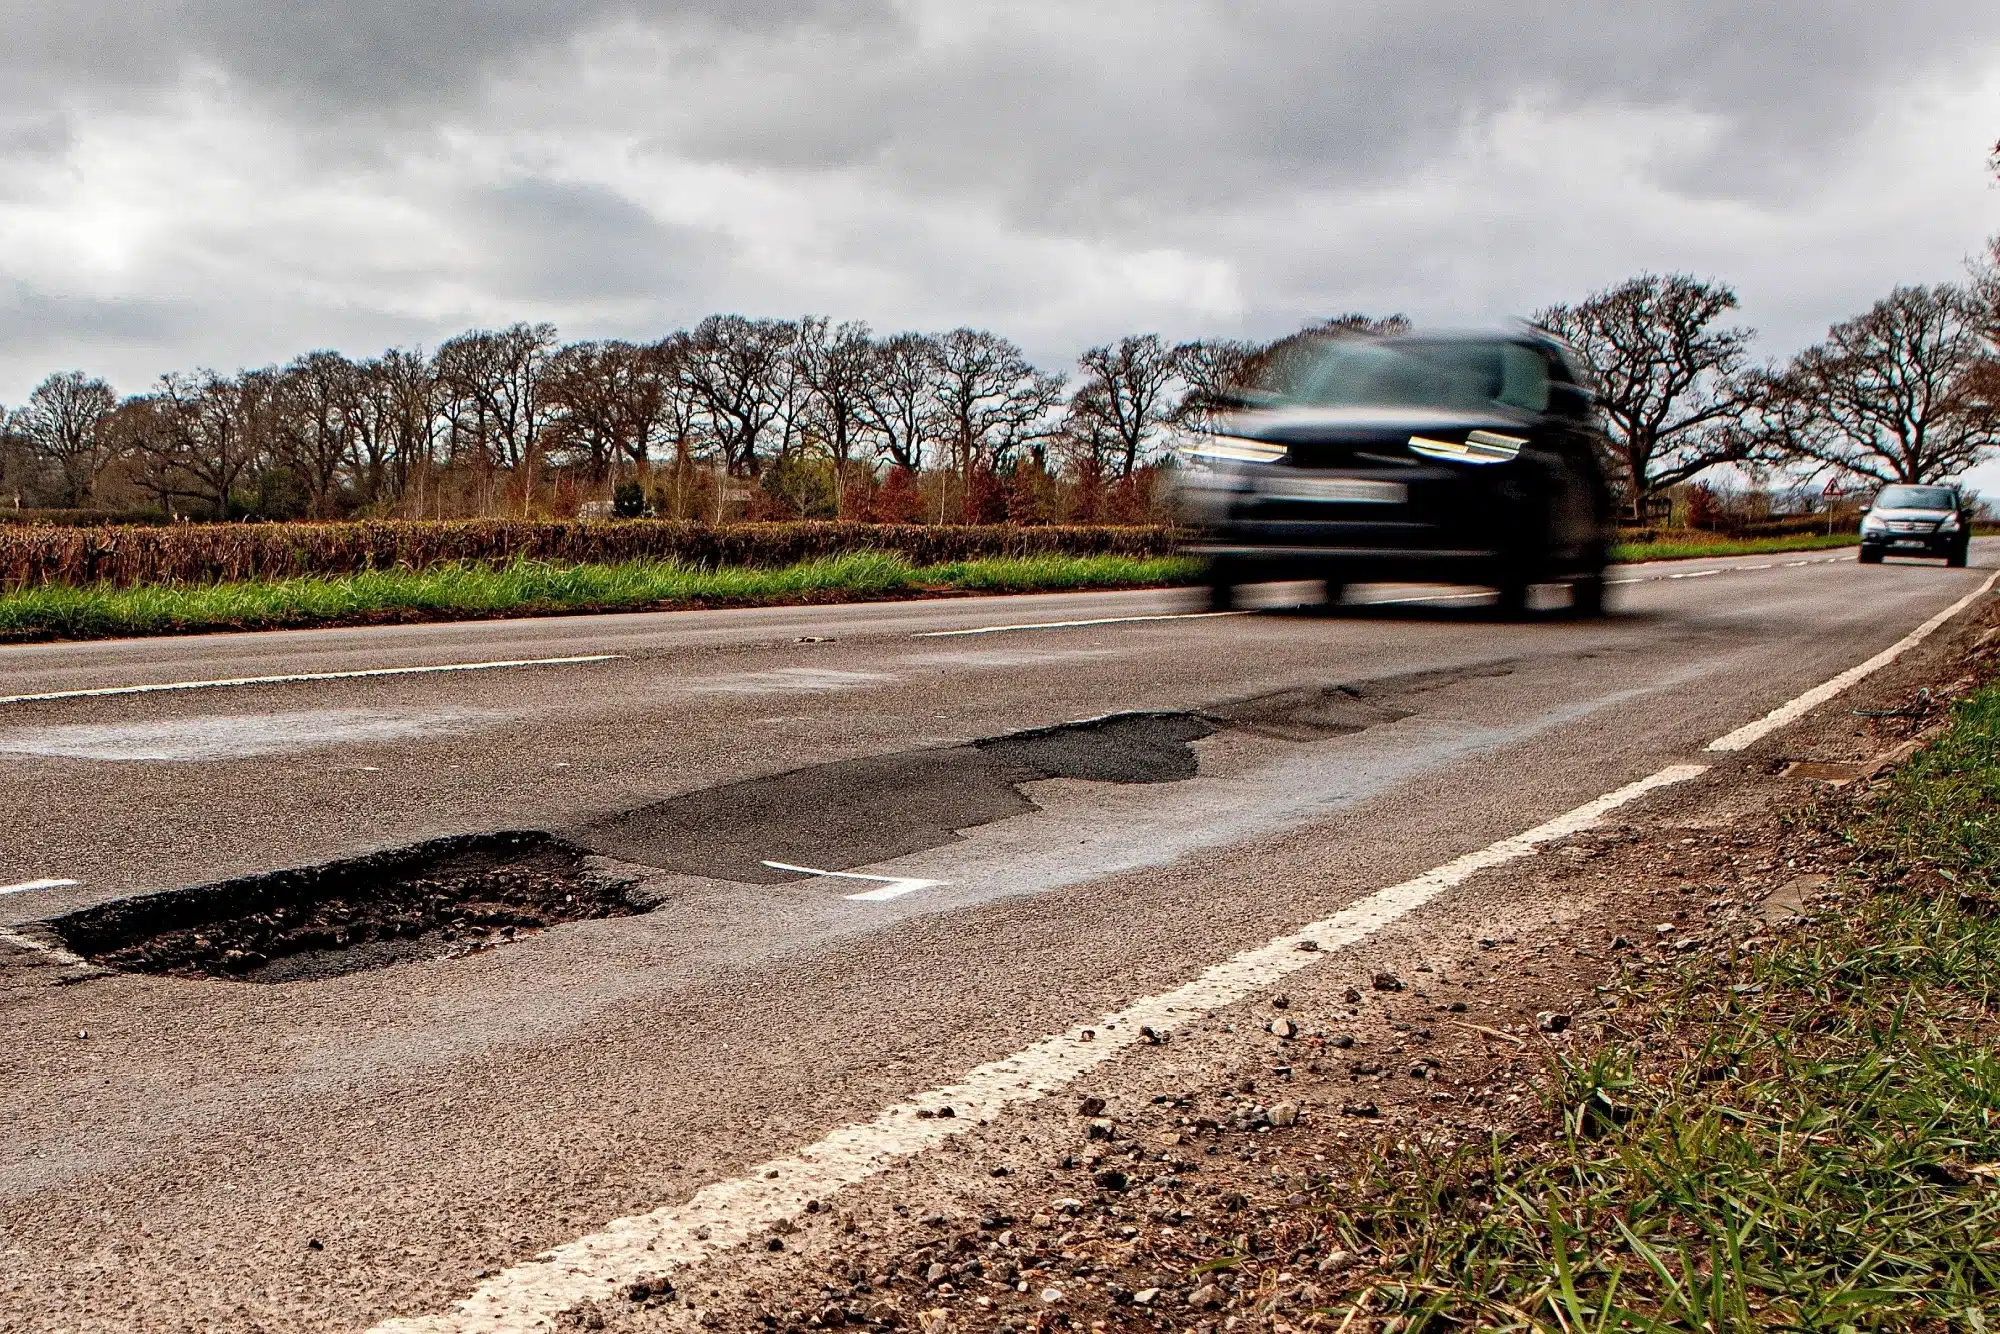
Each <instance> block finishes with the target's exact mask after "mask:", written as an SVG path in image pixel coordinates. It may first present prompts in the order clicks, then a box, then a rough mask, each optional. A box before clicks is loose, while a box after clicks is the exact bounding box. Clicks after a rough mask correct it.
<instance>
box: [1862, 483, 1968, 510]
mask: <svg viewBox="0 0 2000 1334" xmlns="http://www.w3.org/2000/svg"><path fill="white" fill-rule="evenodd" d="M1875 508H1876V509H1883V510H1949V509H1957V508H1958V497H1957V496H1956V495H1955V494H1953V492H1952V489H1951V488H1950V487H1948V486H1885V487H1883V488H1882V494H1881V495H1879V496H1877V497H1875Z"/></svg>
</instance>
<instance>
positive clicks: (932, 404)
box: [860, 333, 942, 472]
mask: <svg viewBox="0 0 2000 1334" xmlns="http://www.w3.org/2000/svg"><path fill="white" fill-rule="evenodd" d="M870 363H871V364H870V366H869V372H868V380H867V392H866V393H865V394H863V395H862V398H861V405H860V407H861V419H862V420H863V421H864V422H865V423H866V424H867V426H868V429H869V431H870V433H872V434H873V435H874V437H875V446H876V449H877V450H878V451H879V452H880V453H882V454H883V455H885V456H887V457H888V458H889V459H890V460H891V461H892V462H894V463H896V464H898V465H899V466H901V467H904V468H908V469H909V470H910V471H911V472H921V471H923V467H924V454H925V451H926V450H927V449H928V448H929V446H930V445H931V444H932V443H933V442H935V441H936V440H938V439H939V438H940V436H941V435H942V427H941V423H940V422H939V414H938V402H937V364H938V360H937V344H936V343H934V342H933V341H932V340H931V339H930V338H929V337H927V336H926V335H924V334H920V333H899V334H895V335H893V336H891V337H889V338H885V339H882V340H881V341H880V342H878V343H876V344H875V350H874V354H873V356H872V357H871V358H870Z"/></svg>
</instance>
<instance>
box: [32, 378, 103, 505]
mask: <svg viewBox="0 0 2000 1334" xmlns="http://www.w3.org/2000/svg"><path fill="white" fill-rule="evenodd" d="M117 406H118V396H117V395H116V394H114V393H112V392H111V386H110V385H108V384H106V383H105V382H104V381H102V380H99V379H94V378H92V377H91V376H89V375H86V374H84V372H82V371H63V372H61V373H60V374H56V375H51V376H49V377H48V379H46V380H43V381H42V382H41V383H40V384H39V385H36V386H35V388H34V390H33V392H31V393H30V394H29V395H28V401H27V403H26V404H24V405H23V406H22V407H20V408H18V409H16V410H15V411H14V412H13V413H12V414H10V415H7V418H6V420H7V426H8V428H9V429H10V430H11V432H12V433H13V434H14V435H15V436H16V437H18V438H19V440H20V441H21V442H22V443H23V444H24V445H25V446H26V448H27V451H28V452H29V454H30V455H32V456H33V457H34V458H36V459H39V460H41V461H42V462H45V463H47V464H50V465H52V466H53V467H54V469H55V471H56V475H57V476H58V477H59V478H60V479H61V488H60V501H59V503H61V504H63V505H71V506H75V505H83V504H85V503H87V502H88V501H89V499H90V493H91V488H92V487H93V486H95V485H96V483H97V475H98V473H100V472H101V471H103V469H104V465H105V463H106V462H107V461H109V458H110V451H109V447H108V446H109V441H108V439H107V438H106V434H105V430H104V424H105V420H106V419H107V418H108V417H110V415H111V412H112V409H114V408H116V407H117Z"/></svg>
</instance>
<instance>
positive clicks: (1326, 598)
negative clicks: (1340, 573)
mask: <svg viewBox="0 0 2000 1334" xmlns="http://www.w3.org/2000/svg"><path fill="white" fill-rule="evenodd" d="M1346 596H1347V584H1346V583H1345V582H1344V581H1343V580H1339V579H1328V580H1326V581H1325V582H1324V583H1323V584H1321V585H1320V601H1321V602H1322V603H1324V604H1325V605H1327V606H1329V607H1338V606H1339V605H1340V603H1341V600H1342V599H1343V598H1345V597H1346Z"/></svg>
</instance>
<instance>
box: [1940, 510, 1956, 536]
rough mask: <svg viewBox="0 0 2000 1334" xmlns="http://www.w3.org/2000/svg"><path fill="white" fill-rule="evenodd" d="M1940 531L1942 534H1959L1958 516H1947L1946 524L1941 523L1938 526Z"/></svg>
mask: <svg viewBox="0 0 2000 1334" xmlns="http://www.w3.org/2000/svg"><path fill="white" fill-rule="evenodd" d="M1938 531H1939V532H1940V533H1955V532H1957V531H1958V516H1957V515H1956V514H1949V515H1946V516H1945V520H1944V522H1943V523H1940V524H1939V525H1938Z"/></svg>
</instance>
